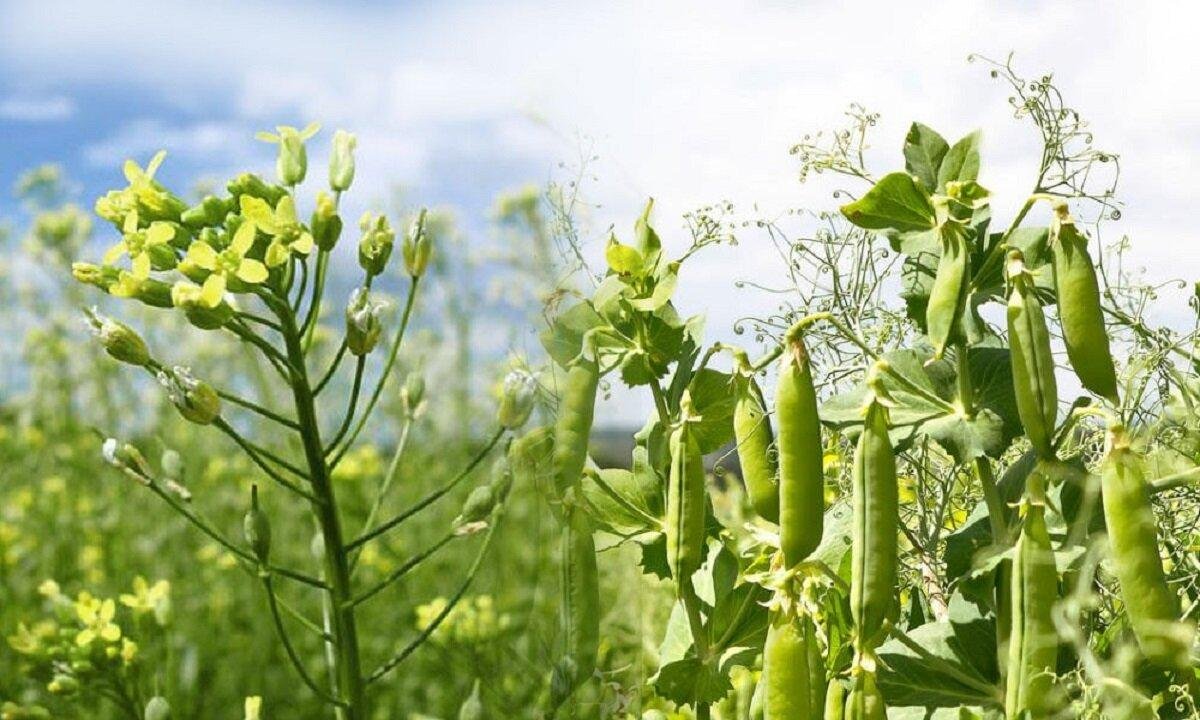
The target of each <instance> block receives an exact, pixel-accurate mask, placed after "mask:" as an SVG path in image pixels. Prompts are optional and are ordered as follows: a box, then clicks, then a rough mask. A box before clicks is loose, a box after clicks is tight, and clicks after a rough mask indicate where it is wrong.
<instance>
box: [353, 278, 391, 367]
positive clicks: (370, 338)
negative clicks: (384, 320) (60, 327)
mask: <svg viewBox="0 0 1200 720" xmlns="http://www.w3.org/2000/svg"><path fill="white" fill-rule="evenodd" d="M383 308H384V304H383V303H381V302H375V301H373V300H371V293H370V292H368V291H367V289H366V288H365V287H360V288H355V290H354V292H353V293H351V294H350V302H349V304H347V305H346V347H347V348H349V350H350V352H351V353H353V354H355V355H366V354H367V353H369V352H371V351H372V350H374V349H375V344H376V343H377V342H379V333H380V332H382V330H383V325H382V324H381V323H380V322H379V315H380V313H382V312H383Z"/></svg>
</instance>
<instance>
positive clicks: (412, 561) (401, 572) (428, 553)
mask: <svg viewBox="0 0 1200 720" xmlns="http://www.w3.org/2000/svg"><path fill="white" fill-rule="evenodd" d="M458 537H463V536H462V535H459V534H457V533H455V532H453V531H451V532H448V533H446V534H445V535H444V536H443V537H442V539H440V540H438V541H437V542H436V543H434V544H433V545H430V546H429V547H428V548H426V549H425V550H424V551H423V552H420V553H418V554H416V555H414V556H412V557H411V558H409V559H408V560H406V561H405V562H404V564H402V565H401V566H400V567H398V568H396V569H395V570H393V571H392V572H391V573H389V574H388V576H387V577H386V578H384V579H383V580H381V581H379V582H378V583H376V584H375V585H373V586H372V587H370V588H369V589H367V590H365V591H363V592H362V593H360V594H358V595H356V596H355V597H354V598H353V599H352V600H350V602H349V603H347V606H348V607H356V606H358V605H360V604H362V603H364V602H366V601H367V600H370V599H371V598H373V597H375V595H377V594H378V593H380V592H382V591H383V590H386V589H387V588H388V586H389V585H391V584H392V583H394V582H396V581H397V580H399V579H400V578H402V577H404V576H405V575H407V574H408V573H410V572H412V571H413V570H414V569H416V568H417V566H419V565H420V564H421V563H423V562H425V561H426V560H428V559H429V558H430V557H432V556H433V555H434V554H435V553H437V551H438V550H441V549H442V548H443V547H445V546H446V545H447V544H448V543H449V542H450V541H451V540H453V539H455V538H458Z"/></svg>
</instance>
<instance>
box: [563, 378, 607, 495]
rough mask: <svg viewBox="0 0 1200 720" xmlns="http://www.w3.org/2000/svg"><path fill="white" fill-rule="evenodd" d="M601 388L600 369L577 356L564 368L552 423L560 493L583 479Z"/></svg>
mask: <svg viewBox="0 0 1200 720" xmlns="http://www.w3.org/2000/svg"><path fill="white" fill-rule="evenodd" d="M599 386H600V366H599V365H598V364H597V362H596V361H595V360H590V359H587V358H586V357H583V356H580V358H579V359H577V360H576V361H575V362H574V363H572V364H571V367H570V368H568V369H567V379H566V381H565V383H564V384H563V390H562V398H561V400H560V401H559V406H558V419H557V421H556V422H555V424H554V482H555V486H556V489H557V491H558V493H559V494H562V493H563V492H564V491H565V490H566V489H567V488H569V487H572V486H574V485H575V484H576V483H578V482H579V480H580V478H582V477H583V465H584V463H585V462H587V451H588V438H589V437H590V436H591V434H592V418H593V416H594V413H595V409H596V391H597V389H598V388H599Z"/></svg>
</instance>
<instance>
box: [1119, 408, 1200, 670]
mask: <svg viewBox="0 0 1200 720" xmlns="http://www.w3.org/2000/svg"><path fill="white" fill-rule="evenodd" d="M1108 445H1109V448H1108V453H1107V455H1106V456H1105V458H1104V462H1103V463H1102V464H1101V469H1100V492H1101V497H1102V500H1103V504H1104V524H1105V526H1106V527H1107V529H1108V544H1109V548H1110V549H1111V559H1112V564H1113V570H1114V571H1115V573H1116V576H1117V580H1118V582H1120V585H1121V600H1122V602H1123V603H1124V605H1125V612H1126V614H1127V615H1128V616H1129V624H1130V625H1131V626H1132V628H1133V634H1134V636H1135V637H1136V638H1137V643H1138V647H1139V648H1141V650H1142V653H1143V654H1144V655H1145V656H1146V657H1147V658H1149V659H1150V660H1151V661H1153V662H1155V663H1156V664H1158V665H1161V666H1163V667H1168V668H1179V669H1180V670H1183V669H1186V668H1187V667H1188V652H1189V649H1190V648H1191V645H1192V636H1193V629H1192V627H1191V626H1190V625H1186V624H1183V623H1180V622H1179V602H1178V598H1177V596H1176V595H1175V593H1173V592H1172V591H1171V588H1170V587H1169V586H1168V585H1167V579H1166V575H1165V574H1164V573H1163V566H1162V558H1161V556H1160V555H1159V549H1158V531H1157V527H1156V525H1155V521H1154V510H1153V508H1152V507H1151V505H1150V494H1149V491H1148V489H1147V486H1146V475H1145V467H1144V461H1143V459H1142V457H1141V456H1140V455H1138V454H1137V453H1136V452H1135V451H1134V450H1133V449H1131V448H1130V446H1129V437H1128V435H1127V434H1126V432H1125V428H1124V427H1122V426H1121V425H1119V424H1113V425H1111V426H1110V427H1109V436H1108Z"/></svg>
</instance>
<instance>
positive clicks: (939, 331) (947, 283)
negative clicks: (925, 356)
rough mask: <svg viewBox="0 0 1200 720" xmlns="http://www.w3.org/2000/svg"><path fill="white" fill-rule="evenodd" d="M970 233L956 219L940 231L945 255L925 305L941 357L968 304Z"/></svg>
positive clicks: (935, 352) (937, 355) (936, 351)
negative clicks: (968, 239) (968, 238)
mask: <svg viewBox="0 0 1200 720" xmlns="http://www.w3.org/2000/svg"><path fill="white" fill-rule="evenodd" d="M966 232H967V231H966V228H965V227H964V226H963V225H962V223H959V222H955V221H953V220H947V221H946V222H944V223H943V224H942V227H941V230H940V235H941V241H942V256H941V258H939V259H938V265H937V271H936V273H935V274H934V278H933V287H932V288H931V289H930V291H929V303H928V304H927V305H926V306H925V330H926V332H927V333H928V334H929V342H930V344H932V345H933V356H934V358H937V359H940V358H941V357H942V355H943V354H944V353H945V351H946V346H948V345H949V344H950V342H951V340H953V339H954V336H955V333H956V332H957V327H958V321H959V318H961V317H962V314H963V308H964V307H965V306H966V300H967V290H968V288H969V286H970V278H969V275H970V262H971V248H970V246H969V243H968V242H967V234H966Z"/></svg>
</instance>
